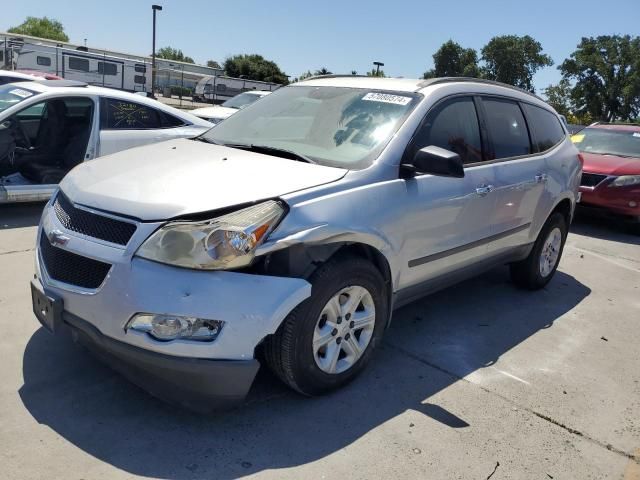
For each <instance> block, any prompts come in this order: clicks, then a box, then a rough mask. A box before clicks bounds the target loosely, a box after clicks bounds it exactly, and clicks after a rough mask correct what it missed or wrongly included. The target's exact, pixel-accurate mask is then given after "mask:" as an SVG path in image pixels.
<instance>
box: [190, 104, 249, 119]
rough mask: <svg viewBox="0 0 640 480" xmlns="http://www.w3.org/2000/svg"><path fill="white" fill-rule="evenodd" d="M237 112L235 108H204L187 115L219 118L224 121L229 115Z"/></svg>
mask: <svg viewBox="0 0 640 480" xmlns="http://www.w3.org/2000/svg"><path fill="white" fill-rule="evenodd" d="M237 111H238V109H237V108H228V107H220V106H215V107H204V108H196V109H195V110H191V111H190V112H189V113H191V114H192V115H195V116H196V117H200V118H205V119H206V118H220V119H223V120H224V119H225V118H229V117H230V116H231V115H233V114H234V113H236V112H237Z"/></svg>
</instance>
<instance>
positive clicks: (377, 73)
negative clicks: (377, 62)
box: [367, 68, 386, 78]
mask: <svg viewBox="0 0 640 480" xmlns="http://www.w3.org/2000/svg"><path fill="white" fill-rule="evenodd" d="M367 77H381V78H382V77H386V75H385V73H384V70H380V71H377V70H376V69H375V68H372V69H371V71H370V72H367Z"/></svg>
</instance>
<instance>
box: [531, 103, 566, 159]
mask: <svg viewBox="0 0 640 480" xmlns="http://www.w3.org/2000/svg"><path fill="white" fill-rule="evenodd" d="M522 108H524V111H525V113H526V114H527V120H528V121H529V129H530V130H531V137H532V138H531V140H532V142H533V146H534V150H535V151H536V152H544V151H546V150H549V149H550V148H553V147H554V146H556V145H557V144H559V143H560V142H561V141H562V140H564V138H565V137H566V134H565V133H564V129H563V128H562V125H560V120H558V118H557V117H556V116H555V115H554V114H553V113H551V112H548V111H546V110H545V109H543V108H540V107H536V106H534V105H529V104H526V103H525V104H523V105H522Z"/></svg>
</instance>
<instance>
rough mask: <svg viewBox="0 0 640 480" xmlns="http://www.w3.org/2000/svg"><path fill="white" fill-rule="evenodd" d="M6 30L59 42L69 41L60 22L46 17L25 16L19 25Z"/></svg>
mask: <svg viewBox="0 0 640 480" xmlns="http://www.w3.org/2000/svg"><path fill="white" fill-rule="evenodd" d="M7 31H8V32H9V33H18V34H21V35H31V36H32V37H40V38H48V39H49V40H57V41H59V42H68V41H69V37H68V36H67V34H66V33H64V27H63V26H62V23H60V22H59V21H58V20H54V19H52V18H48V17H42V18H38V17H27V19H26V20H25V21H24V22H22V23H21V24H20V25H18V26H17V27H11V28H10V29H9V30H7Z"/></svg>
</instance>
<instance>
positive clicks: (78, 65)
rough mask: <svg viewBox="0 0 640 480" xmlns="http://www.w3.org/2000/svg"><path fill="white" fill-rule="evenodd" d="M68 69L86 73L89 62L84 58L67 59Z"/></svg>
mask: <svg viewBox="0 0 640 480" xmlns="http://www.w3.org/2000/svg"><path fill="white" fill-rule="evenodd" d="M69 68H70V69H72V70H80V71H82V72H88V71H89V60H87V59H86V58H78V57H69Z"/></svg>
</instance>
